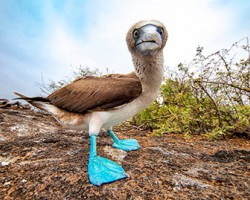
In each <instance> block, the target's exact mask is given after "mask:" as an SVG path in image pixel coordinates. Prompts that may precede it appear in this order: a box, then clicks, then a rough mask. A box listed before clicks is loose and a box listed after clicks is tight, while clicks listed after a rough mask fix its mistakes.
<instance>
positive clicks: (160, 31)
mask: <svg viewBox="0 0 250 200" xmlns="http://www.w3.org/2000/svg"><path fill="white" fill-rule="evenodd" d="M157 32H158V33H159V34H160V35H161V36H162V35H163V32H164V31H163V28H161V27H158V28H157Z"/></svg>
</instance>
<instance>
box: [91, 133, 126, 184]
mask: <svg viewBox="0 0 250 200" xmlns="http://www.w3.org/2000/svg"><path fill="white" fill-rule="evenodd" d="M96 138H97V136H96V135H91V136H90V153H89V164H88V175H89V180H90V182H91V183H92V184H94V185H97V186H100V185H101V184H103V183H110V182H113V181H116V180H119V179H122V178H126V177H127V176H128V175H127V174H126V173H125V172H124V170H123V168H122V167H121V166H120V165H118V164H117V163H115V162H113V161H111V160H109V159H107V158H103V157H100V156H97V153H96Z"/></svg>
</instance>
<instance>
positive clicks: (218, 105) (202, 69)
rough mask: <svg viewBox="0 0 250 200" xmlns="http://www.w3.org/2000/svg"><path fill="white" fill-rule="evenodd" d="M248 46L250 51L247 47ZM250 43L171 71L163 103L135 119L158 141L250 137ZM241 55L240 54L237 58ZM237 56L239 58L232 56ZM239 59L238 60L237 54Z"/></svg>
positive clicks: (197, 58)
mask: <svg viewBox="0 0 250 200" xmlns="http://www.w3.org/2000/svg"><path fill="white" fill-rule="evenodd" d="M244 41H247V45H242V42H244ZM241 50H243V52H245V51H247V52H248V53H249V44H248V38H245V40H240V41H239V42H236V43H235V44H233V45H232V46H231V48H229V49H223V50H221V51H218V52H216V53H213V54H211V55H209V56H205V55H203V48H202V47H198V48H197V54H196V56H195V57H194V59H193V60H192V62H190V63H189V64H179V66H178V71H177V72H176V73H171V72H170V71H169V70H168V71H167V72H168V73H167V74H168V75H167V76H166V78H165V80H164V82H163V85H162V87H161V90H160V94H159V97H158V99H157V100H156V101H155V102H154V103H153V104H152V105H151V106H150V107H148V108H147V109H145V110H144V111H142V112H141V113H139V114H138V115H136V116H135V117H134V118H133V123H135V124H138V125H139V124H144V125H145V128H150V130H153V134H154V135H161V134H164V133H184V134H205V135H206V136H208V137H209V138H210V139H215V138H218V137H219V136H223V137H224V135H228V134H241V135H244V134H245V135H247V136H248V137H249V136H250V54H248V56H249V58H248V59H247V60H242V59H240V60H238V61H235V58H236V57H237V56H238V55H241V56H242V55H243V54H242V51H241ZM235 52H236V53H235ZM232 53H233V55H234V56H233V57H230V56H232ZM237 53H238V54H237ZM236 55H237V56H236Z"/></svg>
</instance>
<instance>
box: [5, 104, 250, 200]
mask: <svg viewBox="0 0 250 200" xmlns="http://www.w3.org/2000/svg"><path fill="white" fill-rule="evenodd" d="M116 132H117V135H118V137H119V138H121V139H124V138H135V139H137V140H138V142H139V143H140V145H141V149H140V150H138V151H132V152H129V153H126V152H124V151H121V150H118V149H114V148H112V147H111V144H112V141H111V139H110V138H109V137H108V136H107V135H106V134H105V133H101V134H100V137H99V139H98V153H99V155H101V156H104V157H107V158H109V159H112V160H114V161H116V162H118V163H120V164H121V165H122V166H123V168H124V170H125V171H126V172H127V173H128V174H129V175H130V178H127V179H123V180H120V181H116V182H114V183H110V184H104V185H102V186H100V187H97V186H93V185H91V184H90V183H89V180H88V175H87V163H88V152H89V137H88V134H87V133H85V132H81V131H72V130H66V129H63V128H62V127H60V126H59V125H58V124H57V123H56V122H55V121H54V120H53V119H52V118H51V117H50V116H48V115H42V114H40V113H36V112H34V111H31V110H24V109H19V110H13V109H10V108H8V109H0V199H15V200H18V199H49V200H51V199H65V200H67V199H150V200H151V199H237V200H239V199H250V163H249V162H250V141H249V140H246V139H243V138H233V139H232V138H231V139H226V140H218V141H208V140H206V139H204V138H202V137H200V136H194V137H192V138H191V139H187V138H185V137H183V135H174V134H168V135H163V136H162V137H151V136H149V135H148V134H147V133H146V132H143V131H139V130H136V129H130V130H129V129H128V127H122V128H121V127H120V128H116Z"/></svg>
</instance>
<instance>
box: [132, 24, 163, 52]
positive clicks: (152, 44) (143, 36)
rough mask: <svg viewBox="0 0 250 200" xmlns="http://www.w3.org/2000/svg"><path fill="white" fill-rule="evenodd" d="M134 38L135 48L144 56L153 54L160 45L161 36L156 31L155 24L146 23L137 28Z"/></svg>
mask: <svg viewBox="0 0 250 200" xmlns="http://www.w3.org/2000/svg"><path fill="white" fill-rule="evenodd" d="M138 31H139V36H138V38H137V40H136V44H135V45H136V49H137V51H138V52H139V53H141V54H142V55H144V56H148V55H153V54H154V52H155V51H156V50H157V49H160V48H161V47H162V36H161V34H160V33H159V32H157V26H154V25H151V24H149V25H146V26H143V27H141V28H140V29H139V30H138Z"/></svg>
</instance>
